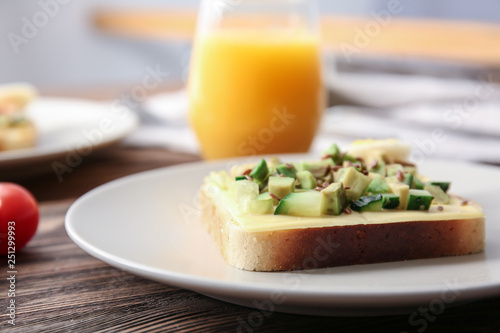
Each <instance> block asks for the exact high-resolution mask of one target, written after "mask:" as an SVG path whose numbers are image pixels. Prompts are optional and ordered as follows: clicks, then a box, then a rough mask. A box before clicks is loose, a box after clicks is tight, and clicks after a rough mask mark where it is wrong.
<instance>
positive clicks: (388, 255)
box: [200, 188, 485, 271]
mask: <svg viewBox="0 0 500 333" xmlns="http://www.w3.org/2000/svg"><path fill="white" fill-rule="evenodd" d="M200 200H201V207H202V213H203V221H204V224H205V226H206V228H207V230H208V231H209V233H210V234H211V235H212V236H213V238H214V239H215V242H216V244H217V247H218V248H219V251H220V252H221V254H222V256H223V257H224V259H225V260H226V261H227V263H228V264H230V265H232V266H234V267H237V268H240V269H244V270H250V271H289V270H300V269H314V268H324V267H334V266H344V265H355V264H370V263H381V262H391V261H402V260H412V259H424V258H436V257H444V256H457V255H465V254H472V253H477V252H481V251H483V250H484V247H485V218H484V217H481V218H474V219H463V220H446V221H415V222H396V223H382V224H360V225H348V226H334V227H322V228H303V229H289V230H276V231H263V232H247V231H245V230H244V228H243V227H242V226H241V225H239V224H238V222H236V221H235V220H234V219H233V217H232V215H231V214H230V213H229V211H228V210H227V209H226V208H225V207H224V206H223V205H222V204H218V203H217V202H216V199H212V198H211V197H210V196H209V195H207V194H206V193H205V191H204V189H203V188H202V190H201V191H200Z"/></svg>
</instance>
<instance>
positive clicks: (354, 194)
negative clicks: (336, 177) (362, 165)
mask: <svg viewBox="0 0 500 333" xmlns="http://www.w3.org/2000/svg"><path fill="white" fill-rule="evenodd" d="M340 182H342V184H343V185H344V188H346V193H347V197H348V198H349V199H351V200H353V201H354V200H358V199H359V198H360V197H361V196H362V195H363V194H365V193H366V189H367V188H368V186H370V183H371V179H370V177H368V176H365V175H363V174H362V173H361V172H359V171H357V170H356V169H355V168H353V167H349V168H347V170H346V171H345V172H343V173H342V176H340Z"/></svg>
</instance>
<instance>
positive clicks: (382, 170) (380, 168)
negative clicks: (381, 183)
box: [369, 160, 387, 177]
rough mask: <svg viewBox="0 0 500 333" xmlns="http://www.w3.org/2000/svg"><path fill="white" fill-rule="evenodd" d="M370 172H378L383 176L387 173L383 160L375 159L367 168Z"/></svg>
mask: <svg viewBox="0 0 500 333" xmlns="http://www.w3.org/2000/svg"><path fill="white" fill-rule="evenodd" d="M369 171H370V172H373V173H378V174H379V175H381V176H382V177H385V176H386V175H387V172H386V169H385V162H384V161H381V160H377V164H376V165H374V166H372V167H371V168H370V169H369Z"/></svg>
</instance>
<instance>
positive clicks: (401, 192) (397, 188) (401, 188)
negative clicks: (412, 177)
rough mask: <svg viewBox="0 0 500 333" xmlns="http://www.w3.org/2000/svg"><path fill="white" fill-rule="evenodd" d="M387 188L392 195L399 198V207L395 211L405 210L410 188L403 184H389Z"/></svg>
mask: <svg viewBox="0 0 500 333" xmlns="http://www.w3.org/2000/svg"><path fill="white" fill-rule="evenodd" d="M389 187H390V188H391V192H392V193H393V194H394V195H397V196H399V206H398V207H397V209H402V210H405V209H406V205H407V203H408V197H409V196H410V187H409V186H408V185H406V184H403V183H390V184H389Z"/></svg>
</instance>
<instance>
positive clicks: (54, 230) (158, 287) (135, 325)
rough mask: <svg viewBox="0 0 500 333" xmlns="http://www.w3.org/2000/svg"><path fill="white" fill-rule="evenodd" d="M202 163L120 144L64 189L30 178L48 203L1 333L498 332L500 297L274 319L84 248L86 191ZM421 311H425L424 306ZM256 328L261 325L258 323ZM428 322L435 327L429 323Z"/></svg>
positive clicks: (2, 286) (22, 260)
mask: <svg viewBox="0 0 500 333" xmlns="http://www.w3.org/2000/svg"><path fill="white" fill-rule="evenodd" d="M196 160H198V157H197V156H192V155H187V154H180V153H173V152H169V151H166V150H163V149H156V148H148V149H143V148H141V149H139V148H130V147H124V146H116V147H113V148H111V149H110V150H108V151H107V152H106V153H105V154H101V155H99V156H96V157H94V158H93V159H89V160H88V161H86V162H85V163H84V164H82V165H81V166H79V168H78V170H75V172H74V173H73V174H72V175H71V177H67V178H65V180H64V181H63V182H62V183H60V182H59V181H58V180H57V178H56V177H55V175H53V174H51V173H48V174H45V175H43V176H40V175H38V176H37V177H35V178H32V179H25V180H23V181H22V182H20V183H22V185H24V186H26V187H27V188H29V189H30V190H31V191H32V192H33V193H34V194H35V196H36V197H37V199H38V200H39V201H40V209H41V221H40V225H39V229H38V231H37V234H36V236H35V238H34V239H33V240H32V241H31V242H30V243H29V245H28V246H27V247H26V248H25V249H23V250H22V251H21V252H19V253H18V254H17V268H18V273H17V275H16V326H12V325H10V324H9V323H8V319H9V318H8V317H7V310H6V306H7V289H8V283H7V282H6V277H7V273H6V271H7V263H6V259H4V260H3V262H2V263H1V265H0V267H1V271H2V279H1V280H2V282H1V283H0V307H1V310H0V312H1V317H0V318H1V323H0V331H1V332H131V331H134V332H149V331H160V332H176V331H179V332H314V331H318V332H445V331H446V332H447V331H450V332H451V331H452V332H498V331H500V319H499V318H498V317H499V314H500V297H495V298H490V299H484V300H478V301H476V302H472V303H469V304H466V305H461V306H456V307H451V308H447V309H445V310H444V312H443V313H441V314H439V315H432V314H431V313H428V318H429V319H426V320H424V321H423V320H422V318H424V317H422V316H419V317H416V318H417V319H421V320H420V321H418V323H417V324H416V323H415V320H414V322H413V324H412V322H411V320H410V314H408V315H398V316H385V317H362V318H349V317H316V316H301V315H292V314H285V313H277V312H274V313H270V314H268V313H266V315H263V314H262V313H261V312H259V311H258V310H256V309H251V308H246V307H242V306H238V305H233V304H229V303H225V302H222V301H218V300H215V299H212V298H209V297H206V296H203V295H200V294H197V293H195V292H191V291H188V290H183V289H179V288H176V287H173V286H169V285H165V284H161V283H157V282H152V281H148V280H145V279H143V278H140V277H137V276H134V275H131V274H129V273H125V272H123V271H120V270H118V269H116V268H113V267H111V266H109V265H107V264H105V263H103V262H101V261H99V260H97V259H95V258H93V257H91V256H90V255H88V254H87V253H86V252H84V251H83V250H81V249H80V248H79V247H78V246H76V245H75V244H74V243H73V242H72V241H71V240H70V238H69V237H68V236H67V234H66V232H65V229H64V216H65V214H66V211H67V209H68V208H69V206H70V205H71V203H72V202H74V200H75V199H76V198H77V197H78V196H80V195H82V194H83V193H85V192H86V191H88V190H90V189H92V188H94V187H96V186H98V185H100V184H102V183H105V182H108V181H110V180H113V179H116V178H119V177H122V176H125V175H127V174H131V173H135V172H139V171H143V170H148V169H153V168H158V167H163V166H167V165H173V164H178V163H184V162H190V161H196ZM415 311H417V312H418V311H419V309H418V308H415ZM249 323H253V324H254V326H255V327H253V326H252V325H250V324H249ZM424 323H425V326H424Z"/></svg>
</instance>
